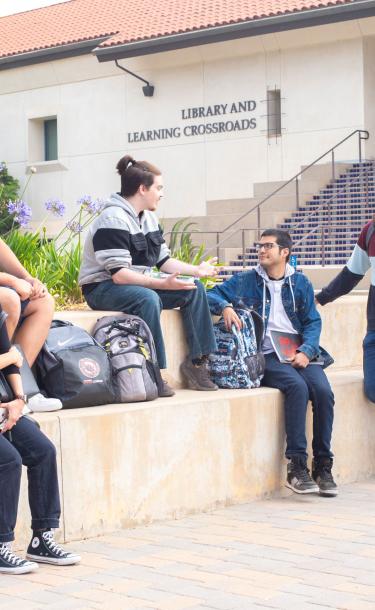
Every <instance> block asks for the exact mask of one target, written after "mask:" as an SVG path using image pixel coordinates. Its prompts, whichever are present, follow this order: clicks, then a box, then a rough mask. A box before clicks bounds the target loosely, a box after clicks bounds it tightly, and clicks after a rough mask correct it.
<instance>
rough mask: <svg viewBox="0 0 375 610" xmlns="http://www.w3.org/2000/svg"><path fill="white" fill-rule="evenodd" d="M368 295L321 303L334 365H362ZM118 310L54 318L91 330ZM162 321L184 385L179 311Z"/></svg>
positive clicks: (171, 375)
mask: <svg viewBox="0 0 375 610" xmlns="http://www.w3.org/2000/svg"><path fill="white" fill-rule="evenodd" d="M366 303H367V294H366V295H353V296H351V295H349V296H345V297H341V298H340V299H337V301H335V302H334V303H330V304H328V305H325V306H324V307H320V306H319V312H320V314H321V316H322V323H323V329H322V336H321V344H322V345H323V346H324V347H325V348H326V349H327V350H328V351H329V352H330V353H331V354H332V356H333V357H334V359H335V364H334V365H333V367H334V368H335V369H338V368H345V367H348V366H349V367H353V366H354V367H359V366H362V340H363V337H364V335H365V332H366ZM110 313H114V314H116V313H117V312H108V311H92V310H82V311H60V312H56V314H55V318H58V319H60V320H69V321H70V322H73V324H78V325H79V326H82V328H85V329H86V330H87V331H88V332H91V330H92V328H93V327H94V324H95V323H96V321H97V320H98V319H99V318H101V317H102V316H105V315H109V314H110ZM161 322H162V328H163V335H164V340H165V347H166V353H167V362H168V369H167V377H168V379H169V381H170V382H171V383H172V385H173V386H174V387H176V388H179V387H182V379H181V375H180V371H179V367H180V363H181V362H182V360H183V359H184V358H185V356H186V353H187V348H186V342H185V335H184V329H183V327H182V320H181V316H180V312H179V311H177V310H170V311H163V312H162V314H161Z"/></svg>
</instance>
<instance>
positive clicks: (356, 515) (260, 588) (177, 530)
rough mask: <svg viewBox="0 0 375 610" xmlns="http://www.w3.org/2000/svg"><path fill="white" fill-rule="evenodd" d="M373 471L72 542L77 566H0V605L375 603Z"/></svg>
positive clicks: (64, 609) (234, 607)
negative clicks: (344, 481)
mask: <svg viewBox="0 0 375 610" xmlns="http://www.w3.org/2000/svg"><path fill="white" fill-rule="evenodd" d="M374 531H375V479H371V480H369V481H365V482H362V483H356V484H351V485H350V486H346V487H345V486H341V487H340V495H339V496H338V497H337V498H335V499H334V500H332V501H324V499H322V498H319V497H318V496H316V497H311V498H309V497H302V498H301V497H298V496H296V495H285V494H281V495H280V496H278V497H274V498H271V499H267V500H263V501H255V502H252V503H250V504H247V505H237V506H232V507H227V508H222V509H220V510H216V511H213V512H212V513H205V514H201V515H195V516H193V517H189V518H187V519H181V520H180V521H170V522H168V523H162V524H151V525H149V526H146V527H139V528H134V529H132V530H122V531H119V532H115V533H113V534H109V535H108V534H107V535H105V536H103V537H101V538H95V539H93V540H85V541H81V542H76V543H74V544H71V545H70V546H71V548H73V549H74V550H76V551H77V552H79V553H80V554H81V555H82V563H81V564H80V565H78V566H71V567H64V568H61V567H58V566H48V565H46V566H41V567H40V569H39V570H38V572H35V573H32V574H26V575H23V576H22V577H15V576H9V575H2V574H0V610H2V609H3V608H4V610H24V609H25V610H26V608H27V610H43V609H45V608H47V607H50V608H51V609H52V610H85V609H87V610H128V609H129V610H185V609H186V610H261V609H262V608H263V610H264V609H267V608H268V609H269V610H284V609H285V610H319V609H321V610H333V609H334V610H374V608H375V574H374V573H375V550H374V549H375V535H374Z"/></svg>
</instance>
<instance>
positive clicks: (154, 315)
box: [84, 280, 216, 369]
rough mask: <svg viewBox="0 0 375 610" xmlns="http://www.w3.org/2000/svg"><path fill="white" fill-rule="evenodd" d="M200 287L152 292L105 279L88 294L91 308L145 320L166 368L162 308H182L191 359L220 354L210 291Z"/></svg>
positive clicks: (87, 292) (161, 364)
mask: <svg viewBox="0 0 375 610" xmlns="http://www.w3.org/2000/svg"><path fill="white" fill-rule="evenodd" d="M196 285H197V289H196V290H151V289H150V288H144V287H143V286H134V285H130V284H114V283H113V282H112V280H105V281H104V282H100V283H98V285H97V286H95V287H94V288H93V289H92V290H90V291H84V294H85V299H86V301H87V303H88V304H89V305H90V307H91V309H104V310H113V311H122V312H123V313H129V314H133V315H136V316H139V317H140V318H142V320H144V321H145V322H146V324H147V325H148V326H149V328H150V330H151V333H152V336H153V337H154V341H155V346H156V352H157V358H158V364H159V366H160V368H161V369H165V368H166V366H167V364H166V357H165V347H164V340H163V335H162V331H161V325H160V312H161V311H162V309H174V308H175V307H179V308H180V310H181V315H182V320H183V324H184V329H185V334H186V339H187V342H188V346H189V355H190V357H191V358H200V357H201V356H203V355H208V354H210V353H211V352H214V351H216V341H215V337H214V331H213V328H212V321H211V314H210V310H209V308H208V303H207V296H206V291H205V289H204V286H203V284H201V282H196Z"/></svg>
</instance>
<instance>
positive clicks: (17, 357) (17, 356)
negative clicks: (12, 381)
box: [9, 345, 23, 368]
mask: <svg viewBox="0 0 375 610" xmlns="http://www.w3.org/2000/svg"><path fill="white" fill-rule="evenodd" d="M9 354H10V355H11V356H12V358H13V362H12V364H15V365H16V366H18V368H21V366H22V363H23V356H22V354H21V353H20V352H19V351H18V349H17V348H16V346H15V345H12V347H11V348H10V350H9Z"/></svg>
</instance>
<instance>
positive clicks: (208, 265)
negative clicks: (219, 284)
mask: <svg viewBox="0 0 375 610" xmlns="http://www.w3.org/2000/svg"><path fill="white" fill-rule="evenodd" d="M216 263H217V256H214V257H213V258H209V259H208V261H202V262H201V263H200V264H199V265H197V277H213V276H215V275H217V274H218V268H217V267H215V265H216Z"/></svg>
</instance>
